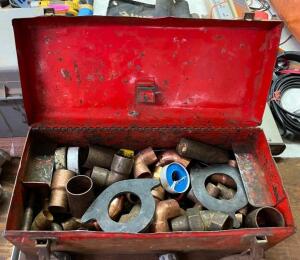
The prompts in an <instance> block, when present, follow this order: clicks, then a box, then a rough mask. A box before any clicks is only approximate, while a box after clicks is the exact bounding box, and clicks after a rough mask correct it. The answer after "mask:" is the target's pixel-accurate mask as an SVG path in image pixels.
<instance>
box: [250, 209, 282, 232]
mask: <svg viewBox="0 0 300 260" xmlns="http://www.w3.org/2000/svg"><path fill="white" fill-rule="evenodd" d="M245 225H246V227H250V228H260V227H284V226H285V221H284V217H283V215H282V214H281V212H280V211H279V210H277V209H276V208H273V207H262V208H258V209H255V210H253V211H251V212H250V213H249V214H248V215H247V216H246V219H245Z"/></svg>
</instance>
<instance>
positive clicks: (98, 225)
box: [31, 138, 285, 233]
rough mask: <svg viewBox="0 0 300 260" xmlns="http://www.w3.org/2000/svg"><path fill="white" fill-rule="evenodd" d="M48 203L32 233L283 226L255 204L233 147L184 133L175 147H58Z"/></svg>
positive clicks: (272, 211)
mask: <svg viewBox="0 0 300 260" xmlns="http://www.w3.org/2000/svg"><path fill="white" fill-rule="evenodd" d="M54 164H55V165H54V168H55V171H54V173H53V177H52V183H51V192H50V194H49V200H48V203H46V206H44V207H43V209H42V210H41V211H40V212H39V213H38V214H37V215H36V216H35V218H34V220H33V223H32V225H31V230H56V231H59V230H93V231H104V232H126V233H139V232H149V233H151V232H155V233H156V232H180V231H219V230H226V229H233V228H259V227H281V226H284V225H285V222H284V218H283V216H282V214H281V213H280V211H278V210H277V209H276V208H273V207H262V208H254V207H252V206H251V205H250V204H249V202H248V199H247V194H246V191H245V189H244V186H243V181H242V178H241V175H240V172H239V169H238V165H237V162H236V161H235V160H234V155H233V153H232V152H231V151H227V150H225V149H222V148H219V147H216V146H212V145H208V144H204V143H201V142H198V141H193V140H189V139H186V138H182V139H181V140H180V141H179V143H178V144H177V147H176V149H173V150H169V149H159V150H155V149H152V148H151V147H148V148H146V149H144V150H141V151H137V152H136V151H133V150H129V149H120V150H115V149H111V148H107V147H100V146H89V147H88V148H79V147H59V148H57V149H56V151H55V154H54Z"/></svg>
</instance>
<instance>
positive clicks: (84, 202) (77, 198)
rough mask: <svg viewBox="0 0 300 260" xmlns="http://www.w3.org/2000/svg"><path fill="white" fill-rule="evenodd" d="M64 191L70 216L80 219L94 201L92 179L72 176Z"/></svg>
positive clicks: (83, 176)
mask: <svg viewBox="0 0 300 260" xmlns="http://www.w3.org/2000/svg"><path fill="white" fill-rule="evenodd" d="M66 191H67V197H68V203H69V208H70V212H71V214H72V216H73V217H75V218H81V217H82V215H83V214H84V212H85V211H86V210H87V208H88V207H89V206H90V205H91V203H92V201H93V200H94V191H93V181H92V179H91V178H90V177H88V176H85V175H77V176H74V177H72V178H71V179H70V180H69V181H68V183H67V187H66Z"/></svg>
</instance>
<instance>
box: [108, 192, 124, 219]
mask: <svg viewBox="0 0 300 260" xmlns="http://www.w3.org/2000/svg"><path fill="white" fill-rule="evenodd" d="M124 200H125V197H124V195H121V196H119V197H116V198H114V199H113V200H112V202H111V203H110V205H109V208H108V215H109V216H110V218H111V219H116V218H117V217H118V216H119V215H120V213H121V212H122V209H123V207H124Z"/></svg>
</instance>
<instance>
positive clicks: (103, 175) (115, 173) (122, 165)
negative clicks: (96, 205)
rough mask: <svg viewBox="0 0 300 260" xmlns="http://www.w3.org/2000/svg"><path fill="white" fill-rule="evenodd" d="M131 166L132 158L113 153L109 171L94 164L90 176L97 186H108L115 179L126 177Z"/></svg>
mask: <svg viewBox="0 0 300 260" xmlns="http://www.w3.org/2000/svg"><path fill="white" fill-rule="evenodd" d="M132 166H133V159H132V158H127V157H123V156H121V155H118V154H115V155H114V158H113V161H112V164H111V171H109V170H107V169H104V168H100V167H97V166H95V167H94V168H93V171H92V174H91V178H92V180H93V182H94V183H95V185H96V186H97V187H104V186H109V185H111V184H113V183H115V182H117V181H121V180H125V179H128V177H129V175H130V173H131V170H132Z"/></svg>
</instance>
